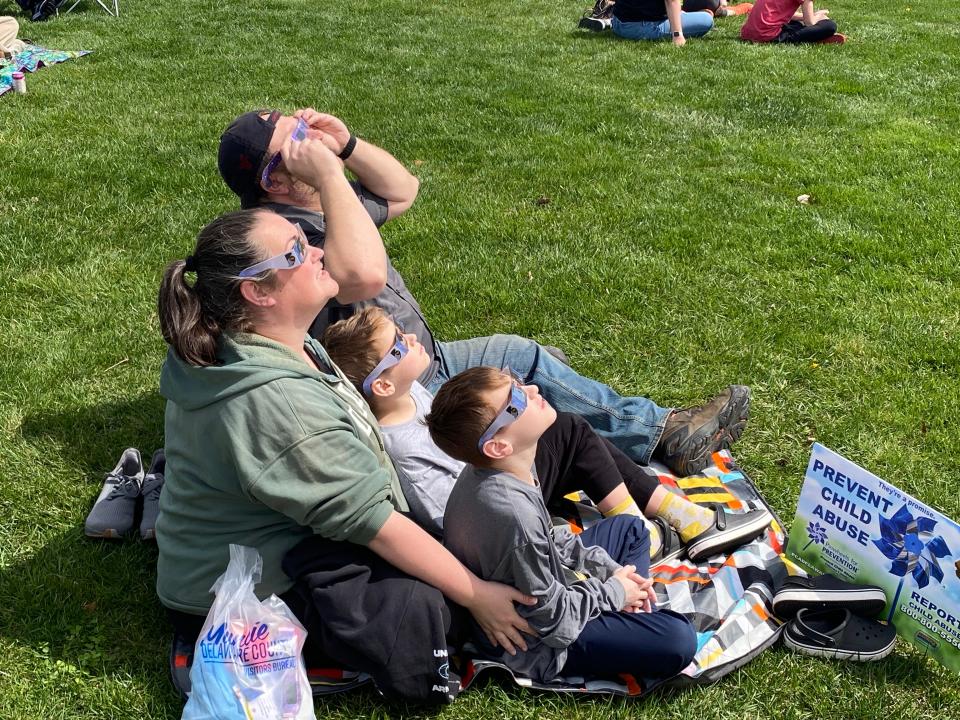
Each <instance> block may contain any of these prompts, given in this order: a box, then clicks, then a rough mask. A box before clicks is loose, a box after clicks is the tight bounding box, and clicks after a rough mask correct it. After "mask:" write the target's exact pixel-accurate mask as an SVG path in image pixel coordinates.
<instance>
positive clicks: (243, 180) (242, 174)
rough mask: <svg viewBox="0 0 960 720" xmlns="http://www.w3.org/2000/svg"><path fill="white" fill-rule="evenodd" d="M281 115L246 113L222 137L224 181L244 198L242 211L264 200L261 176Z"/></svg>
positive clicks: (220, 165)
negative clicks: (271, 139) (261, 199)
mask: <svg viewBox="0 0 960 720" xmlns="http://www.w3.org/2000/svg"><path fill="white" fill-rule="evenodd" d="M263 115H266V116H267V117H266V118H264V117H262V116H263ZM281 115H282V113H281V112H280V111H279V110H253V111H251V112H248V113H244V114H243V115H241V116H240V117H238V118H237V119H236V120H234V121H233V122H232V123H230V126H229V127H228V128H227V129H226V130H225V131H224V133H223V135H221V136H220V150H219V152H218V153H217V167H218V168H219V169H220V176H221V177H222V178H223V181H224V182H225V183H226V184H227V186H228V187H229V188H230V189H231V190H233V192H234V193H236V194H237V195H238V196H239V197H240V206H241V207H244V208H249V207H255V206H256V205H257V204H258V203H259V202H260V198H261V197H262V196H263V188H261V187H260V174H261V173H262V172H263V168H264V167H265V166H266V164H267V162H268V161H269V159H270V154H269V148H270V138H272V137H273V131H274V130H276V129H277V120H278V119H279V118H280V116H281Z"/></svg>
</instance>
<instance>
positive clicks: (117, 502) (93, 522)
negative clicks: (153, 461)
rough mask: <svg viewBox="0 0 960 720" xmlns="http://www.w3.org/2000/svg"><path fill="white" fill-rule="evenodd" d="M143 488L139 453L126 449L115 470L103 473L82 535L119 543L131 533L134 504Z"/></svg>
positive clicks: (135, 511)
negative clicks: (101, 481) (103, 475)
mask: <svg viewBox="0 0 960 720" xmlns="http://www.w3.org/2000/svg"><path fill="white" fill-rule="evenodd" d="M142 485H143V461H142V460H141V459H140V451H139V450H137V449H136V448H127V449H126V450H124V451H123V455H121V456H120V461H119V462H118V463H117V466H116V467H115V468H114V469H113V470H111V471H110V472H109V473H107V478H106V480H104V481H103V488H102V489H101V490H100V495H99V496H98V497H97V501H96V502H95V503H94V504H93V509H92V510H91V511H90V514H89V515H87V521H86V523H84V526H83V531H84V533H86V535H87V537H92V538H110V539H112V540H119V539H120V538H122V537H123V536H124V535H126V534H127V533H129V532H130V531H131V530H133V523H134V521H135V519H136V514H137V500H138V498H139V497H140V488H141V486H142Z"/></svg>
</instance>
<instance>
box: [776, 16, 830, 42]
mask: <svg viewBox="0 0 960 720" xmlns="http://www.w3.org/2000/svg"><path fill="white" fill-rule="evenodd" d="M836 34H837V24H836V23H835V22H834V21H833V20H830V19H825V20H821V21H820V22H818V23H817V24H816V25H804V24H803V21H801V20H791V21H790V22H788V23H787V24H786V25H784V26H783V28H781V30H780V35H779V36H778V37H777V42H781V43H816V42H820V41H821V40H826V39H827V38H828V37H832V36H834V35H836Z"/></svg>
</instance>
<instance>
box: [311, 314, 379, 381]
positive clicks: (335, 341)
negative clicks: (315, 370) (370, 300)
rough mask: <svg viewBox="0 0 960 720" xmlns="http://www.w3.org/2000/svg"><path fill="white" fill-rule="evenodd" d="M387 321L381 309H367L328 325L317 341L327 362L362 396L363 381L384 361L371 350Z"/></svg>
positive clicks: (374, 348)
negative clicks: (330, 362)
mask: <svg viewBox="0 0 960 720" xmlns="http://www.w3.org/2000/svg"><path fill="white" fill-rule="evenodd" d="M389 319H390V318H389V317H387V314H386V313H385V312H384V311H383V310H381V309H380V308H378V307H375V306H371V307H367V308H364V309H363V310H361V311H360V312H358V313H357V314H355V315H351V316H350V317H348V318H347V319H346V320H340V321H339V322H335V323H333V325H330V326H329V327H328V328H327V329H326V331H325V332H324V333H323V340H321V341H320V344H321V345H323V347H324V349H325V350H326V351H327V354H328V355H329V356H330V359H331V360H333V362H334V364H335V365H336V366H337V367H339V368H340V369H341V370H343V374H344V375H346V376H347V378H348V379H349V380H350V382H351V383H353V386H354V387H355V388H356V389H357V392H359V393H360V394H361V395H363V381H364V380H366V379H367V375H369V374H370V373H372V372H373V369H374V368H375V367H376V366H377V365H378V364H379V362H380V360H382V359H383V358H381V356H380V353H379V352H378V351H377V348H376V347H374V338H375V337H376V335H377V333H378V332H380V328H382V327H383V323H384V322H386V321H387V320H389Z"/></svg>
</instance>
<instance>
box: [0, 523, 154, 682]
mask: <svg viewBox="0 0 960 720" xmlns="http://www.w3.org/2000/svg"><path fill="white" fill-rule="evenodd" d="M156 555H157V553H156V547H154V546H153V545H150V544H147V543H143V542H140V541H139V540H128V541H125V542H122V543H114V544H108V543H105V542H100V541H91V540H89V539H88V538H86V537H84V536H83V534H82V531H81V530H80V529H79V528H77V529H72V530H69V531H67V532H65V533H62V534H61V535H59V536H56V537H55V538H54V539H53V540H51V541H50V542H48V543H47V544H46V545H45V546H43V547H42V548H41V549H40V550H38V551H37V552H35V553H34V554H33V555H31V556H29V557H26V558H24V559H21V560H17V561H14V562H12V563H10V564H9V565H7V566H6V567H3V568H2V569H0V635H2V636H4V637H5V638H8V639H11V640H14V641H16V642H18V643H20V644H22V645H24V646H25V648H26V649H27V650H26V652H31V651H32V652H33V653H35V654H36V657H38V658H40V659H43V660H49V661H51V662H52V663H54V664H56V663H58V661H59V662H62V663H66V664H68V665H70V666H73V667H74V668H77V669H78V670H80V671H82V672H84V673H87V674H89V675H94V676H99V675H105V676H109V675H113V674H117V675H122V676H126V675H133V676H134V677H141V678H146V677H147V676H149V677H150V679H151V680H152V681H153V682H154V684H157V683H158V680H159V679H160V678H162V677H163V676H164V675H165V674H166V665H167V652H168V647H169V637H170V635H169V633H170V630H169V627H168V625H167V622H166V618H165V614H164V612H163V609H162V607H161V606H160V603H159V601H158V600H157V598H156V593H155V591H154V583H155V577H156V570H155V568H156ZM165 690H168V691H169V692H170V693H171V694H172V693H173V688H172V686H171V685H169V684H167V687H166V688H165Z"/></svg>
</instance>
